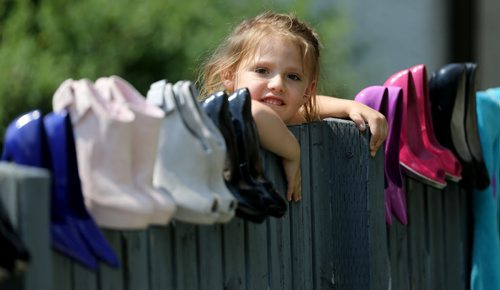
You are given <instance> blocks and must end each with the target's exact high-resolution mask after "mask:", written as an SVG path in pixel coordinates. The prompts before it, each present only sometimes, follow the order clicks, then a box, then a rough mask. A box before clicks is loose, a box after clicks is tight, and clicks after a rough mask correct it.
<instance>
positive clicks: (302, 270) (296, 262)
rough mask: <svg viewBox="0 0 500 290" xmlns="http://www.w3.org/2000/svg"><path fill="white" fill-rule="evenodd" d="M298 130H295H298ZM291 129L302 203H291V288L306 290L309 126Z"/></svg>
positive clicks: (308, 267)
mask: <svg viewBox="0 0 500 290" xmlns="http://www.w3.org/2000/svg"><path fill="white" fill-rule="evenodd" d="M297 129H298V130H297ZM297 129H293V131H292V132H293V133H294V134H295V135H296V136H297V139H298V140H299V142H300V147H301V175H302V200H301V201H299V202H293V201H292V202H291V203H290V224H291V229H290V234H291V239H290V244H291V250H292V282H293V287H292V289H308V288H311V285H312V284H313V281H312V280H313V279H312V277H313V273H312V270H313V269H312V247H311V245H312V241H311V240H312V238H311V188H310V180H311V176H310V173H311V170H310V168H311V166H312V164H311V162H310V150H311V149H310V148H311V147H310V141H309V126H299V127H298V128H297Z"/></svg>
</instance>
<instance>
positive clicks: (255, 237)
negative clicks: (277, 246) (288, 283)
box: [211, 222, 269, 290]
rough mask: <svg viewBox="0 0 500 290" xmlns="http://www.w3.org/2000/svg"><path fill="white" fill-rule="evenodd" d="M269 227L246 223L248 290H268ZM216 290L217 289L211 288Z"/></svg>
mask: <svg viewBox="0 0 500 290" xmlns="http://www.w3.org/2000/svg"><path fill="white" fill-rule="evenodd" d="M268 255H269V253H268V249H267V225H266V223H262V224H256V223H251V222H245V261H246V267H245V268H246V289H247V290H252V289H267V288H268V282H269V270H268V263H267V259H268ZM211 289H215V288H211Z"/></svg>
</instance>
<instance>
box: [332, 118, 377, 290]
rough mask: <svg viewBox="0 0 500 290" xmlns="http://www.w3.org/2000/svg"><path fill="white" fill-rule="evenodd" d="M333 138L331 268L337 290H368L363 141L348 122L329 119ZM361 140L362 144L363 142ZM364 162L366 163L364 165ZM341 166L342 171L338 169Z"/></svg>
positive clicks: (365, 174)
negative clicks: (332, 264)
mask: <svg viewBox="0 0 500 290" xmlns="http://www.w3.org/2000/svg"><path fill="white" fill-rule="evenodd" d="M327 124H328V125H330V127H331V128H332V129H333V130H332V132H333V134H334V140H333V141H332V143H331V146H329V147H330V150H331V153H330V154H332V159H331V163H332V164H333V166H334V168H335V169H336V170H335V171H334V172H333V180H334V185H335V186H334V188H333V189H334V191H333V192H331V193H330V195H331V198H332V205H333V227H332V234H333V235H334V236H335V243H336V245H335V246H334V259H333V263H334V269H335V270H334V271H335V285H336V287H337V289H369V284H370V271H369V263H367V260H366V259H367V257H369V246H368V240H369V234H368V213H367V210H368V205H367V198H366V196H367V192H366V187H364V185H363V183H364V182H366V180H365V179H362V182H360V176H364V177H365V178H366V177H367V167H368V166H367V164H366V160H367V159H366V158H364V156H366V154H368V152H367V150H368V147H367V146H366V143H365V142H366V140H364V139H363V138H362V137H361V134H360V132H359V130H358V129H357V128H356V127H355V126H354V125H353V123H352V122H351V121H343V120H338V121H337V122H328V123H327ZM363 143H364V144H363ZM364 162H365V164H363V163H364ZM340 169H342V170H340Z"/></svg>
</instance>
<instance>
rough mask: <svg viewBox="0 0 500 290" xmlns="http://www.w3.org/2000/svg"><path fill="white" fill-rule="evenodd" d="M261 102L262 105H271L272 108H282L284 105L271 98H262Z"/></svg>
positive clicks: (278, 100) (280, 101)
mask: <svg viewBox="0 0 500 290" xmlns="http://www.w3.org/2000/svg"><path fill="white" fill-rule="evenodd" d="M261 102H262V103H264V104H268V105H273V106H283V105H284V104H285V103H283V101H282V100H280V99H276V98H272V97H267V98H263V99H262V100H261Z"/></svg>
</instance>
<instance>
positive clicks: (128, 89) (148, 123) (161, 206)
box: [95, 76, 176, 225]
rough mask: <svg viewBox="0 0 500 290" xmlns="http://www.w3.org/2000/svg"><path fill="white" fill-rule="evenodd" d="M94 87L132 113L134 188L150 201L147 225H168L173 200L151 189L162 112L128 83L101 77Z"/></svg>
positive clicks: (159, 190)
mask: <svg viewBox="0 0 500 290" xmlns="http://www.w3.org/2000/svg"><path fill="white" fill-rule="evenodd" d="M95 87H96V89H97V90H98V91H99V92H100V93H101V95H102V96H103V97H104V98H105V99H106V100H108V101H111V102H119V103H122V104H124V105H126V106H127V107H128V108H129V109H130V110H131V111H132V112H133V113H134V115H135V119H134V121H133V122H132V152H131V154H132V175H133V179H134V185H135V186H136V187H137V188H138V190H139V192H142V193H144V194H146V195H147V196H148V197H150V198H151V199H152V201H153V206H154V211H153V215H152V217H151V221H150V222H151V223H152V224H155V225H166V224H168V222H169V221H170V220H171V218H172V217H173V215H174V212H175V209H176V205H175V201H174V200H173V199H172V197H171V195H170V193H168V192H166V191H165V190H161V189H156V188H154V187H153V168H154V163H155V159H156V152H157V149H158V139H159V137H160V130H161V124H162V122H163V118H164V117H165V113H164V112H163V110H161V109H159V108H158V107H156V106H154V105H151V104H148V103H147V102H146V99H145V98H144V97H143V96H142V95H141V94H140V93H139V92H138V91H137V90H136V89H135V88H134V87H133V86H132V85H131V84H129V83H128V82H127V81H125V80H124V79H122V78H120V77H118V76H111V77H109V78H100V79H98V80H97V81H96V82H95Z"/></svg>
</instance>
